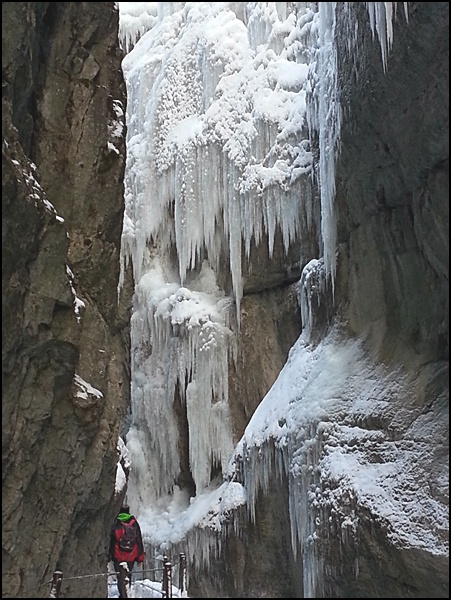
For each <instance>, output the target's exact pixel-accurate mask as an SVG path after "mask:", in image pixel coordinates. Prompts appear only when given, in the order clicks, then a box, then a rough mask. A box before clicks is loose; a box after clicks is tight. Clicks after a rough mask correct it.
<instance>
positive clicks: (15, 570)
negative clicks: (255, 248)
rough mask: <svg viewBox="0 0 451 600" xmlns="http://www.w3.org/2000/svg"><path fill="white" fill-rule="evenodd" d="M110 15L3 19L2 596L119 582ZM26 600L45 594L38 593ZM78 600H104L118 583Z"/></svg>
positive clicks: (106, 8)
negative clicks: (111, 567)
mask: <svg viewBox="0 0 451 600" xmlns="http://www.w3.org/2000/svg"><path fill="white" fill-rule="evenodd" d="M117 28H118V14H117V11H116V10H114V5H113V3H112V2H89V3H88V2H82V3H78V2H77V3H76V2H3V3H2V40H3V44H2V47H3V53H2V68H3V71H2V72H3V80H2V84H3V105H2V128H3V147H2V187H3V190H2V302H3V304H2V381H3V387H2V390H3V391H2V408H3V412H2V414H3V420H2V451H3V458H2V473H3V475H2V510H3V535H2V542H3V552H2V564H3V581H2V586H3V593H4V594H5V595H7V596H10V597H21V598H24V597H31V596H33V597H48V595H49V589H50V586H49V585H48V582H49V581H50V580H51V578H52V574H53V571H54V570H55V569H60V570H61V571H62V572H63V575H64V576H65V577H67V578H69V577H76V576H79V575H87V574H90V573H91V574H94V573H102V572H105V570H106V555H105V548H106V545H107V543H108V535H109V527H110V524H111V520H112V518H113V517H114V514H115V511H116V510H117V506H118V502H120V499H119V498H115V497H114V483H115V473H116V462H117V451H116V445H117V439H118V435H119V433H120V427H121V424H122V423H123V420H124V414H125V410H126V405H127V400H128V389H129V382H128V371H127V364H128V353H127V347H128V346H127V340H128V335H127V331H128V312H127V306H126V297H127V296H126V294H127V292H126V290H124V295H123V300H122V301H121V303H120V304H118V301H117V283H118V276H119V249H120V248H119V246H120V235H121V226H122V213H123V188H122V181H123V171H124V157H125V148H124V135H123V132H121V128H123V126H124V124H123V110H124V106H125V97H124V84H123V78H122V71H121V60H122V56H121V52H120V50H119V48H118V43H117ZM28 590H33V591H32V592H28ZM64 595H65V596H66V597H72V598H80V597H101V596H103V597H106V581H105V578H94V579H90V580H86V579H85V580H79V581H77V580H73V581H70V582H69V581H67V582H66V583H65V586H64Z"/></svg>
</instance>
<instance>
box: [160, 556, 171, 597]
mask: <svg viewBox="0 0 451 600" xmlns="http://www.w3.org/2000/svg"><path fill="white" fill-rule="evenodd" d="M161 587H162V591H163V593H162V597H163V598H172V565H171V563H170V561H169V558H168V557H167V556H166V555H165V556H163V583H162V586H161Z"/></svg>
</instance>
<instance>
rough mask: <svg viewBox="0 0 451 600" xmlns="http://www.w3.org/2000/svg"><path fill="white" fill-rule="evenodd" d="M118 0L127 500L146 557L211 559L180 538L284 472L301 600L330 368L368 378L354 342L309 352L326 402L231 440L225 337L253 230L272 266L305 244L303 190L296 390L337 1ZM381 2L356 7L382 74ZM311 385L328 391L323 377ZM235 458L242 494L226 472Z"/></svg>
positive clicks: (330, 135)
mask: <svg viewBox="0 0 451 600" xmlns="http://www.w3.org/2000/svg"><path fill="white" fill-rule="evenodd" d="M119 4H120V10H121V13H120V36H121V43H122V46H123V47H124V49H125V50H126V52H127V54H126V56H125V58H124V61H123V70H124V75H125V80H126V84H127V95H128V105H127V116H126V122H127V165H126V176H125V201H126V214H125V217H124V227H123V236H122V254H121V263H122V273H121V281H120V285H119V291H120V288H121V286H122V285H123V281H124V273H125V269H126V268H127V266H128V265H129V264H131V265H132V267H133V277H134V283H135V293H134V300H133V315H132V320H131V360H132V362H131V380H132V382H131V417H130V428H129V431H128V433H127V435H126V440H125V441H126V448H127V452H128V453H129V455H130V461H131V465H132V469H131V476H130V482H129V487H128V492H127V494H128V500H129V502H130V503H131V504H132V505H133V506H134V507H136V508H135V511H137V512H138V513H139V515H140V520H141V522H142V524H143V533H144V537H145V540H146V542H147V543H148V544H149V545H150V546H152V547H153V548H155V549H159V548H162V547H164V545H165V544H177V543H179V542H181V540H182V539H184V538H186V537H189V536H190V535H191V536H194V537H192V539H193V540H195V543H197V544H202V548H201V549H200V550H199V548H198V549H197V552H198V553H199V552H200V553H201V554H202V555H203V556H204V557H205V559H206V560H208V557H209V553H210V547H209V539H208V534H202V535H201V534H200V533H199V532H197V533H196V534H193V530H194V529H195V527H196V526H199V525H201V526H202V528H203V529H202V531H205V526H208V527H211V528H212V530H215V531H218V530H220V529H221V514H225V513H226V512H227V511H229V510H231V509H233V508H234V507H236V506H238V505H240V504H244V503H246V502H247V503H248V508H249V511H250V513H251V514H252V512H253V503H254V500H255V497H256V494H257V491H258V490H259V489H261V488H265V481H267V479H268V477H269V473H270V469H271V464H272V458H271V453H272V452H276V455H277V458H276V461H275V464H276V467H277V469H278V470H280V472H282V471H283V472H286V473H289V474H290V483H291V495H290V502H291V504H290V509H291V520H292V538H293V548H294V551H295V552H296V548H297V546H298V544H300V545H301V546H302V548H303V552H304V554H305V556H306V558H305V565H304V570H305V577H306V584H305V585H306V596H305V597H315V596H313V595H309V594H314V593H315V589H316V588H315V586H316V583H315V582H316V579H317V577H316V575H317V573H318V572H319V566H318V563H317V559H316V558H315V554H314V551H313V550H312V553H310V554H309V551H308V549H307V546H308V540H310V541H311V539H312V536H314V524H312V523H313V522H312V520H311V519H312V518H313V517H311V518H310V517H309V516H308V513H309V511H308V504H309V502H310V501H311V494H312V493H313V496H314V495H315V492H314V489H313V490H312V487H311V486H312V484H313V483H314V478H313V479H311V477H312V472H311V469H310V467H311V466H312V465H314V463H315V460H316V458H317V457H316V458H315V452H316V448H317V446H316V445H315V444H317V443H318V440H319V438H320V437H324V431H325V429H327V427H326V426H325V425H324V424H323V421H322V415H323V411H324V410H325V407H326V406H332V405H334V402H333V401H334V398H335V399H336V398H338V397H340V394H341V392H340V389H341V388H340V385H343V381H342V379H341V378H340V377H339V374H340V373H343V371H342V369H343V368H347V369H348V370H351V371H353V372H354V373H355V377H357V372H358V369H359V368H360V369H369V368H370V367H369V366H368V365H366V364H365V363H364V359H363V357H362V355H361V353H360V349H359V348H358V347H355V346H353V345H351V346H349V347H344V348H341V352H340V359H339V360H337V359H336V358H335V354H334V352H333V351H331V350H330V349H326V350H324V352H325V354H324V355H322V356H323V359H324V360H325V361H327V364H328V367H329V368H330V369H331V370H332V371H333V372H336V374H337V378H336V381H335V386H334V387H333V390H335V392H336V394H335V396H333V397H332V396H330V397H329V396H327V397H326V396H324V397H323V398H320V400H318V401H317V404H318V406H319V409H318V411H316V412H315V411H313V413H312V414H313V417H312V418H310V417H309V416H308V414H307V413H304V412H302V419H300V417H299V416H298V417H296V418H294V417H293V418H292V425H293V426H294V425H296V427H298V428H299V429H298V430H297V432H296V433H294V432H293V430H290V423H289V422H288V421H286V422H285V423H284V424H283V425H282V426H280V425H279V423H281V420H280V416H279V415H273V417H274V419H275V421H274V420H272V418H271V410H270V411H269V412H268V413H267V414H266V416H265V419H264V426H260V421H259V419H260V415H261V413H262V411H263V410H264V409H263V407H264V406H267V405H270V403H271V397H273V396H274V395H275V394H276V392H272V396H271V395H269V399H268V400H267V401H266V403H263V402H262V405H261V406H262V408H261V409H260V407H259V409H260V410H258V411H257V412H256V415H257V416H256V419H255V420H252V419H251V422H250V424H249V427H248V429H247V430H246V434H245V436H244V437H243V439H242V440H241V442H240V443H239V444H238V446H237V445H236V444H235V441H234V440H233V436H232V427H231V416H230V407H229V403H228V401H229V390H228V375H229V367H230V365H231V364H233V361H234V360H235V359H236V346H237V340H238V336H239V331H240V303H241V300H242V297H243V280H242V272H241V269H242V259H243V257H244V260H246V259H247V258H248V257H249V254H250V250H251V247H252V244H255V245H256V246H258V245H259V244H260V243H262V240H263V238H264V236H265V239H267V240H268V253H269V256H270V257H271V256H272V252H273V244H274V239H275V235H276V231H277V230H279V231H280V232H281V235H282V239H283V245H284V248H285V250H288V248H289V247H290V246H291V245H292V244H293V243H294V242H295V241H296V240H297V239H299V238H302V236H303V235H305V234H306V233H307V231H306V230H305V227H306V226H307V227H308V225H309V223H310V222H312V221H313V216H312V215H313V213H314V207H313V202H314V201H315V193H314V190H315V189H318V190H319V201H320V203H321V207H320V214H321V227H320V239H319V240H318V247H319V248H320V249H321V252H322V256H318V257H317V261H314V263H310V264H309V265H308V266H307V267H306V269H307V270H306V271H305V273H304V275H303V278H302V281H301V282H300V286H301V288H303V289H304V291H302V289H301V291H300V303H301V309H302V315H303V321H304V327H305V332H304V333H305V335H304V337H303V340H302V341H300V342H299V344H298V345H297V348H296V350H293V353H292V355H291V360H294V358H293V357H294V356H295V355H301V356H302V357H303V358H302V361H303V362H304V366H305V368H306V375H305V381H308V378H309V377H310V375H309V373H310V374H311V377H312V378H313V379H315V377H316V375H315V373H313V374H312V369H314V361H313V359H314V358H315V357H314V356H313V355H312V354H311V351H310V350H309V347H308V333H309V328H310V324H311V321H312V318H313V316H312V311H314V302H315V293H314V292H312V289H310V291H309V289H308V281H309V280H310V281H312V280H313V279H314V278H317V283H318V286H317V288H318V289H320V290H322V291H323V290H324V287H325V286H326V287H331V288H332V289H333V284H334V278H335V269H336V243H337V234H336V213H335V209H334V195H335V162H336V158H337V153H338V152H339V146H340V127H341V118H342V115H341V107H340V102H339V97H338V92H337V86H336V78H337V72H336V69H337V64H336V48H335V38H334V35H335V10H336V3H333V2H319V3H303V2H298V3H292V2H264V3H263V2H253V3H227V2H212V3H207V2H195V3H194V2H192V3H119ZM349 4H351V3H349ZM395 4H396V3H390V2H385V3H380V2H377V3H374V2H369V3H366V6H367V11H368V18H369V19H370V22H371V28H372V30H373V32H375V35H377V37H378V39H379V43H380V46H381V53H382V61H383V63H384V67H385V66H386V57H387V53H388V51H389V49H390V45H391V40H392V25H391V19H392V18H393V14H394V8H393V5H395ZM404 4H405V5H407V3H404ZM128 5H131V6H130V7H128ZM381 5H383V10H382V9H381ZM133 11H134V12H133ZM351 13H352V11H349V19H352V14H351ZM355 26H357V24H355ZM314 140H315V143H316V142H317V144H318V148H319V160H318V162H316V160H315V159H314V154H313V149H312V147H313V142H314ZM301 215H307V218H306V219H302V218H301ZM332 343H333V342H332ZM317 352H318V353H321V348H319V349H318V350H317ZM312 361H313V362H312ZM295 370H296V369H295ZM289 371H290V366H289V365H287V368H286V373H289ZM286 373H285V374H284V373H282V374H281V377H283V376H285V375H286ZM279 385H282V384H279ZM325 385H327V386H328V390H329V392H330V381H327V382H325ZM276 389H277V386H276ZM316 390H317V391H318V388H316ZM331 393H332V392H331ZM291 401H292V402H294V401H295V398H291ZM291 410H294V409H293V406H292V407H291ZM276 412H277V411H276ZM257 413H258V414H257ZM288 414H289V415H292V413H290V412H288ZM275 423H276V424H277V425H275ZM302 431H304V433H305V435H304V437H302V436H301V434H300V432H302ZM328 435H332V433H331V432H330V431H329V433H328ZM270 440H272V441H274V440H275V441H276V442H275V443H276V449H274V447H273V445H272V444H267V442H268V441H270ZM262 453H263V454H262ZM265 453H266V454H265ZM238 456H239V457H240V458H241V459H243V460H244V467H243V468H244V476H245V485H244V487H243V486H242V485H241V484H239V483H237V482H236V481H234V479H233V476H234V467H235V466H236V460H237V457H238ZM309 469H310V470H309ZM228 478H230V482H229V481H228ZM299 480H300V481H301V484H302V485H301V486H300V487H299V486H296V485H295V482H296V481H299ZM196 536H197V537H196ZM214 543H216V541H214ZM311 547H313V546H311ZM189 551H190V550H189V549H188V552H189ZM191 551H192V550H191Z"/></svg>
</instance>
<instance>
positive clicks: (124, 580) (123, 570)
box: [117, 562, 130, 598]
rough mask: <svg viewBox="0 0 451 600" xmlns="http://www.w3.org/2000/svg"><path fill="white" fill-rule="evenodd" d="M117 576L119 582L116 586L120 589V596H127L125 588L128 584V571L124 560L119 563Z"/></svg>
mask: <svg viewBox="0 0 451 600" xmlns="http://www.w3.org/2000/svg"><path fill="white" fill-rule="evenodd" d="M117 578H118V583H119V585H118V588H119V589H120V597H121V598H128V593H127V588H128V587H129V586H130V571H129V570H128V565H127V563H126V562H121V563H120V564H119V573H118V574H117ZM127 584H128V585H127Z"/></svg>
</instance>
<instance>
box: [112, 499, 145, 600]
mask: <svg viewBox="0 0 451 600" xmlns="http://www.w3.org/2000/svg"><path fill="white" fill-rule="evenodd" d="M128 529H130V530H131V532H132V533H131V534H130V535H129V538H130V542H129V543H127V542H125V543H124V538H123V533H124V530H128ZM108 560H110V561H112V562H113V565H114V571H115V572H116V574H117V575H116V577H117V588H118V591H119V598H127V594H126V591H125V584H126V581H125V580H124V579H125V577H124V570H123V568H121V567H120V565H121V563H127V567H128V573H129V575H128V578H129V581H128V583H129V584H131V574H132V571H133V567H134V566H135V563H137V564H138V565H141V564H142V563H143V561H144V545H143V539H142V534H141V527H140V526H139V523H138V521H137V520H136V518H135V517H134V516H133V515H132V514H130V507H129V506H128V504H123V505H122V506H121V509H120V511H119V514H118V515H117V517H116V521H115V523H114V525H113V527H112V529H111V536H110V547H109V552H108Z"/></svg>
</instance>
